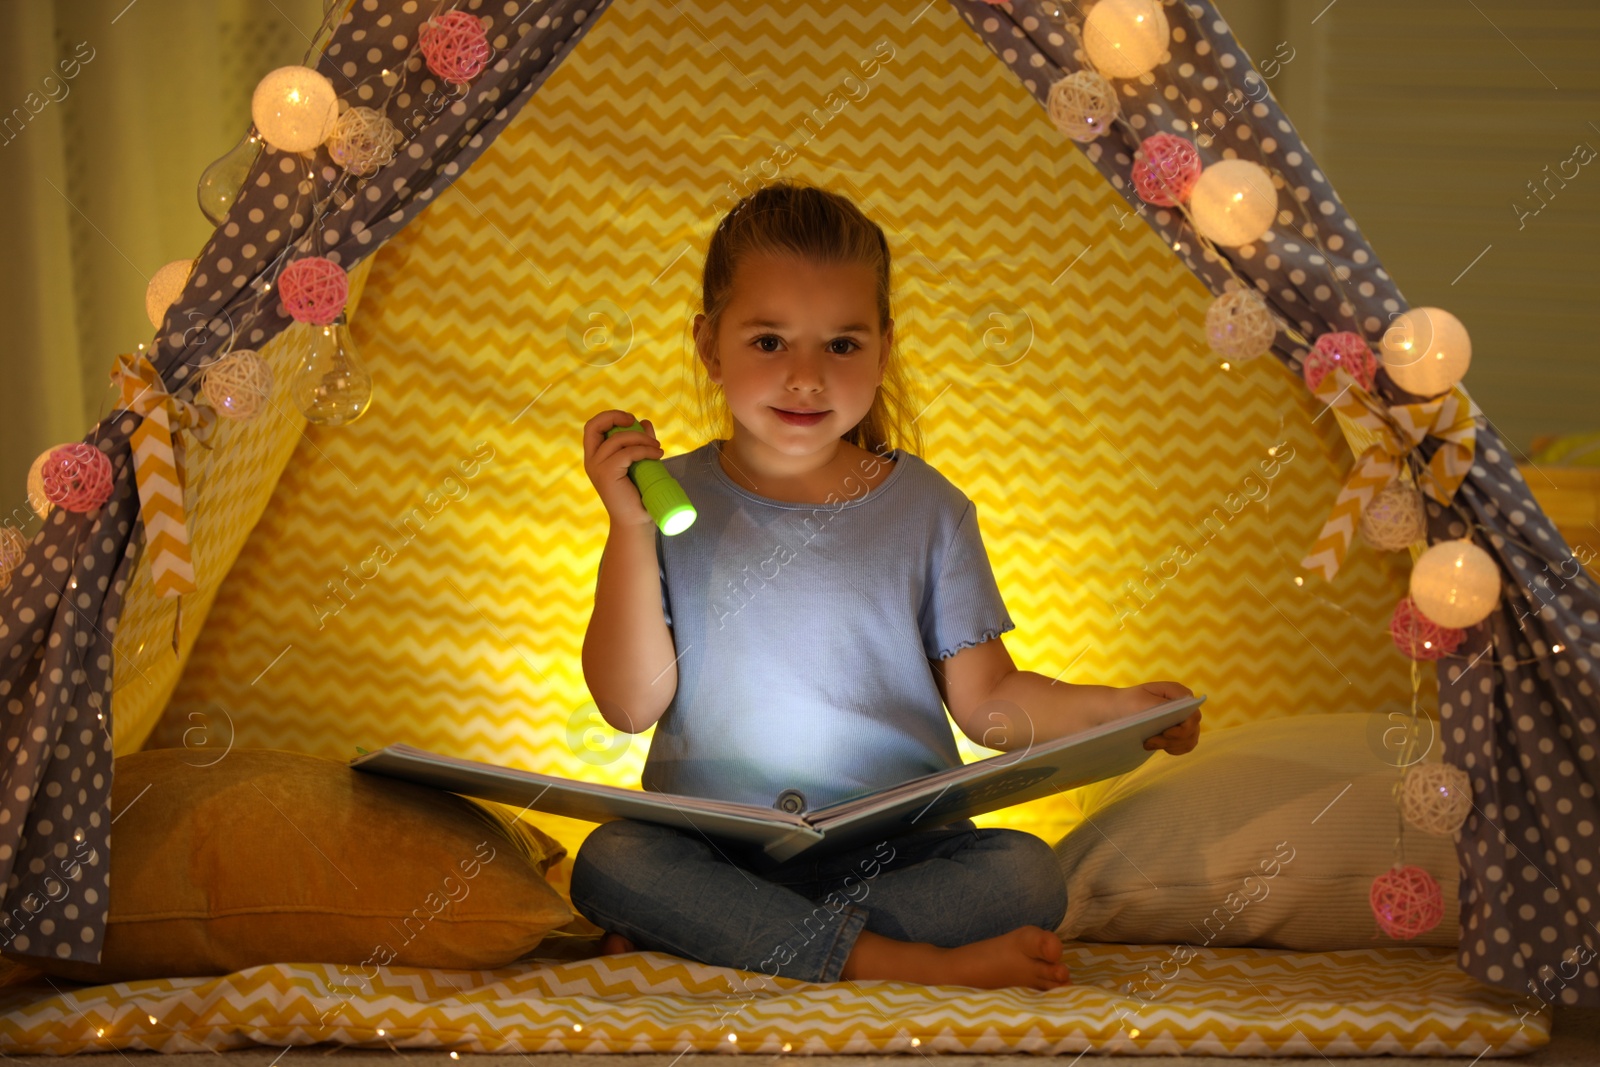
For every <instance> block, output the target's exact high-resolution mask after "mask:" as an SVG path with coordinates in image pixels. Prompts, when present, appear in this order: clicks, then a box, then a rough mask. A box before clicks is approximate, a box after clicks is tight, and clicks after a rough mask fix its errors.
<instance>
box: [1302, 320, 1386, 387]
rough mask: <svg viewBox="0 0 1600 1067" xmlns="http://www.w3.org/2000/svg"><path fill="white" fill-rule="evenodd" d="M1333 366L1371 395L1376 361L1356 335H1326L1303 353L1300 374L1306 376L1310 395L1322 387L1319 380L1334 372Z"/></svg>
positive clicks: (1365, 343) (1376, 375) (1370, 351)
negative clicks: (1342, 369)
mask: <svg viewBox="0 0 1600 1067" xmlns="http://www.w3.org/2000/svg"><path fill="white" fill-rule="evenodd" d="M1335 367H1343V368H1344V371H1345V373H1346V374H1348V375H1350V377H1352V378H1354V379H1355V380H1356V384H1357V385H1359V386H1361V388H1363V389H1365V390H1366V391H1367V392H1369V393H1370V392H1372V383H1373V382H1375V381H1376V380H1377V377H1378V358H1377V357H1376V356H1374V355H1373V354H1372V349H1371V348H1369V347H1367V342H1366V341H1365V340H1363V339H1362V337H1361V335H1360V334H1358V333H1325V334H1323V335H1322V336H1321V337H1319V338H1317V342H1316V344H1315V345H1313V346H1312V348H1311V351H1310V352H1308V353H1306V359H1305V364H1304V366H1303V367H1302V368H1301V372H1302V373H1303V374H1304V375H1305V378H1306V384H1307V385H1308V386H1310V387H1311V391H1312V392H1316V391H1317V386H1318V385H1320V384H1322V379H1323V378H1325V377H1327V376H1328V375H1329V374H1332V373H1333V369H1334V368H1335Z"/></svg>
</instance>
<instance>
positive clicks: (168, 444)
mask: <svg viewBox="0 0 1600 1067" xmlns="http://www.w3.org/2000/svg"><path fill="white" fill-rule="evenodd" d="M111 380H112V381H113V382H114V383H116V384H117V385H118V386H119V388H120V389H121V391H122V398H121V401H120V406H121V407H122V408H124V409H126V410H128V411H131V412H133V413H134V414H136V415H140V416H143V417H142V418H141V419H140V420H139V425H138V427H137V428H135V429H134V431H133V434H132V435H131V436H130V437H129V439H128V441H129V445H130V447H131V448H132V451H133V473H134V481H135V482H136V483H137V485H138V487H139V517H140V518H141V519H143V520H144V536H145V545H146V548H147V551H149V553H150V576H151V581H152V583H153V584H154V585H155V589H156V594H157V595H158V596H163V597H169V596H170V597H181V596H182V595H183V594H184V593H192V592H194V589H195V584H194V565H193V563H192V562H191V560H190V556H189V529H188V526H187V525H186V524H185V521H184V513H183V488H184V462H183V438H182V436H181V435H175V434H174V432H173V431H174V429H179V430H188V431H190V432H191V433H193V434H194V436H195V440H197V441H199V442H200V443H201V444H203V445H206V444H207V442H208V440H209V439H210V437H211V434H212V431H213V429H214V428H215V426H216V422H217V413H216V411H215V409H213V408H211V407H208V406H205V405H197V404H192V403H190V402H189V401H187V400H181V399H179V398H178V397H175V396H173V395H172V394H171V393H169V392H167V389H166V385H165V383H164V382H162V380H161V375H160V374H159V373H158V372H157V371H156V368H155V364H153V363H151V362H150V357H149V356H147V355H145V354H144V353H142V352H141V353H138V354H134V353H123V354H121V355H119V356H117V362H116V366H115V367H113V368H112V371H111ZM207 447H210V446H209V445H207ZM182 605H183V602H182V600H179V602H178V605H177V608H178V611H179V612H180V613H181V611H182ZM178 626H179V623H178V618H177V617H176V616H175V617H174V619H173V627H172V647H173V651H174V652H176V651H177V649H178Z"/></svg>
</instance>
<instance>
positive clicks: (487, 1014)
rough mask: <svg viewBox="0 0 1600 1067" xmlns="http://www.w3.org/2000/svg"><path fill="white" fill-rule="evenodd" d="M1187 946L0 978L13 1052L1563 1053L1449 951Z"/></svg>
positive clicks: (287, 966)
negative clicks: (924, 979) (990, 967)
mask: <svg viewBox="0 0 1600 1067" xmlns="http://www.w3.org/2000/svg"><path fill="white" fill-rule="evenodd" d="M1178 947H1179V946H1174V945H1139V946H1126V945H1096V944H1089V943H1081V942H1076V941H1068V942H1066V943H1065V947H1064V951H1063V954H1062V957H1061V959H1062V962H1063V963H1065V964H1066V965H1067V967H1068V969H1069V971H1070V972H1071V974H1072V980H1073V983H1074V984H1073V985H1071V986H1065V987H1061V988H1058V989H1054V990H1050V991H1048V992H1041V991H1036V990H1030V989H1022V988H1015V989H998V990H987V989H973V988H971V987H965V986H929V985H921V984H919V983H915V982H892V981H862V982H848V983H828V984H814V983H809V982H799V981H795V980H793V979H788V978H768V977H767V976H766V975H764V974H762V973H761V972H759V971H741V970H736V969H733V968H727V967H708V966H705V965H703V964H698V963H692V962H689V961H687V960H682V959H679V958H678V957H676V956H669V955H666V954H664V953H659V952H627V953H622V954H619V955H614V956H598V957H594V958H592V959H585V960H579V961H576V962H540V961H538V960H537V959H535V960H531V961H525V962H522V963H518V964H513V965H511V966H509V967H502V968H499V969H497V970H492V971H440V970H425V969H421V968H412V967H380V968H377V975H376V976H375V977H373V978H372V979H370V981H367V982H363V983H362V984H361V985H359V986H358V985H357V983H356V982H354V981H353V980H352V979H351V978H350V977H349V976H346V975H344V974H342V973H340V969H339V968H337V967H334V966H331V965H328V964H311V963H284V964H275V965H272V966H266V967H252V968H249V969H248V970H243V971H238V972H235V973H234V974H231V975H226V976H223V977H219V978H167V979H157V980H151V981H142V982H124V983H120V984H118V985H110V986H83V987H78V986H71V985H70V984H67V985H65V986H64V987H63V988H62V989H61V991H59V992H58V991H57V989H56V988H53V987H52V986H50V985H49V984H48V982H47V980H45V979H43V978H39V977H37V976H36V972H24V973H18V974H15V975H14V976H13V978H12V980H11V981H10V982H9V983H8V984H6V985H5V986H4V987H0V1051H3V1052H4V1053H5V1054H7V1055H12V1056H17V1055H40V1054H49V1055H67V1054H72V1053H79V1052H102V1051H109V1050H111V1049H149V1050H153V1051H157V1052H202V1051H208V1050H209V1051H220V1050H223V1049H232V1048H241V1047H245V1046H249V1045H254V1044H262V1045H277V1046H280V1047H282V1046H288V1045H311V1044H315V1043H317V1042H330V1043H333V1044H335V1045H350V1046H355V1047H362V1048H370V1049H378V1050H382V1049H384V1048H389V1049H393V1050H399V1049H402V1048H432V1049H453V1050H457V1051H460V1052H469V1051H470V1052H569V1053H575V1052H589V1053H598V1052H673V1053H682V1052H685V1051H689V1050H693V1051H695V1052H714V1051H721V1052H733V1051H737V1052H743V1053H755V1052H759V1053H769V1054H781V1053H785V1052H789V1053H793V1054H795V1055H802V1054H808V1053H857V1054H859V1053H873V1052H916V1053H920V1054H928V1053H941V1052H969V1053H970V1052H1030V1053H1036V1054H1062V1053H1073V1052H1082V1051H1084V1050H1086V1049H1094V1050H1095V1051H1097V1052H1112V1053H1121V1054H1132V1055H1157V1054H1163V1055H1165V1054H1175V1053H1180V1052H1181V1053H1190V1054H1196V1055H1198V1054H1211V1055H1218V1056H1309V1055H1313V1054H1315V1053H1319V1052H1320V1053H1322V1054H1323V1055H1324V1056H1376V1055H1426V1056H1473V1057H1477V1056H1479V1055H1481V1054H1487V1055H1489V1056H1516V1055H1521V1054H1523V1053H1526V1052H1529V1051H1531V1050H1533V1049H1536V1048H1540V1047H1542V1046H1544V1045H1546V1044H1548V1043H1549V1041H1550V1021H1551V1017H1552V1011H1551V1009H1550V1008H1549V1007H1548V1006H1547V1005H1545V1004H1543V1002H1541V1001H1538V1000H1537V998H1533V997H1525V998H1522V999H1523V1000H1525V1001H1527V1002H1528V1003H1527V1004H1526V1005H1523V1006H1521V1007H1520V1010H1519V1007H1518V1005H1517V1004H1515V1003H1514V998H1513V995H1512V994H1510V993H1507V992H1505V991H1504V990H1498V989H1495V988H1493V987H1491V986H1486V985H1483V984H1481V983H1479V982H1478V981H1476V980H1475V979H1473V978H1471V977H1469V976H1468V975H1466V974H1463V973H1462V972H1461V971H1460V970H1459V969H1458V968H1457V967H1456V966H1455V964H1454V961H1453V960H1452V959H1451V956H1452V955H1453V953H1452V952H1451V950H1448V949H1425V948H1372V949H1352V950H1348V951H1343V952H1326V953H1314V952H1307V953H1301V952H1280V951H1277V950H1273V949H1250V948H1235V949H1205V948H1201V949H1195V950H1194V953H1195V954H1194V958H1193V959H1190V960H1187V961H1186V962H1184V963H1182V965H1181V967H1180V966H1178V965H1176V964H1174V963H1173V960H1174V952H1175V950H1176V949H1177V948H1178ZM358 970H359V969H358ZM360 973H361V974H362V975H364V974H365V972H360ZM1169 974H1170V975H1171V976H1172V977H1171V978H1170V979H1169V978H1168V977H1167V976H1168V975H1169ZM30 976H32V977H31V980H30ZM1535 1006H1537V1007H1538V1009H1539V1010H1537V1011H1535V1010H1534V1007H1535Z"/></svg>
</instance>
